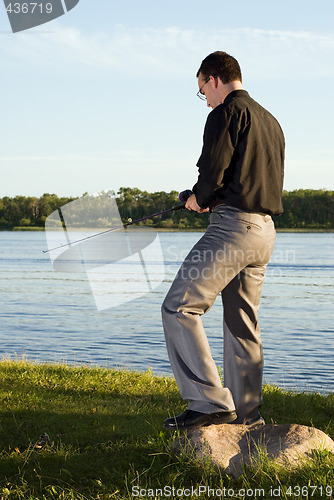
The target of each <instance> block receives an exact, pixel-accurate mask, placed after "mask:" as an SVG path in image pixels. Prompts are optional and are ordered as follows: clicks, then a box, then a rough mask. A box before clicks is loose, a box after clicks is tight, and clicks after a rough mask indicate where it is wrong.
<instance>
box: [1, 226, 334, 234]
mask: <svg viewBox="0 0 334 500" xmlns="http://www.w3.org/2000/svg"><path fill="white" fill-rule="evenodd" d="M134 227H136V228H143V229H150V230H154V231H156V232H157V233H204V232H205V228H197V227H194V228H182V229H179V228H164V227H152V226H147V227H146V226H134ZM84 229H85V228H80V229H78V231H82V230H84ZM96 229H98V231H104V230H105V228H96ZM6 231H7V232H41V231H45V228H44V227H37V226H15V227H11V228H4V227H2V228H0V232H6ZM276 232H277V233H334V228H302V227H299V228H298V227H294V228H276Z"/></svg>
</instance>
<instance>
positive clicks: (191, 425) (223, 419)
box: [164, 410, 237, 431]
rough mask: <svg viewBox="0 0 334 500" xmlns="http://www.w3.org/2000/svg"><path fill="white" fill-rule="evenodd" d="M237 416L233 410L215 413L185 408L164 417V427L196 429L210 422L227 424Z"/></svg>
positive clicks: (170, 428) (173, 429)
mask: <svg viewBox="0 0 334 500" xmlns="http://www.w3.org/2000/svg"><path fill="white" fill-rule="evenodd" d="M236 418H237V414H236V412H235V411H217V412H215V413H201V412H199V411H193V410H186V411H185V412H183V413H181V415H177V416H176V417H170V418H166V420H165V422H164V427H165V429H169V430H172V431H175V430H178V429H179V430H182V429H196V427H204V426H206V425H211V424H228V423H230V422H233V420H235V419H236Z"/></svg>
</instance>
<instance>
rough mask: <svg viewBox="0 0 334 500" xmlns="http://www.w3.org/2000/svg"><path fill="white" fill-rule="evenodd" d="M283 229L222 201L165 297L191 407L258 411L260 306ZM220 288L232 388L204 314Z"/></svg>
mask: <svg viewBox="0 0 334 500" xmlns="http://www.w3.org/2000/svg"><path fill="white" fill-rule="evenodd" d="M275 235H276V233H275V228H274V224H273V221H272V219H271V217H270V216H269V215H261V214H255V213H248V212H242V211H240V210H238V209H236V208H233V207H228V206H226V205H218V206H217V207H216V208H215V209H213V212H212V213H211V214H210V224H209V226H208V228H207V231H206V232H205V234H204V235H203V236H202V238H201V239H200V240H199V241H198V242H197V243H196V244H195V246H194V247H193V248H192V250H191V251H190V253H189V254H188V256H187V257H186V259H185V261H184V262H183V264H182V266H181V268H180V269H179V272H178V274H177V276H176V278H175V280H174V282H173V284H172V286H171V288H170V290H169V292H168V294H167V296H166V298H165V300H164V302H163V305H162V320H163V327H164V331H165V338H166V345H167V351H168V356H169V360H170V363H171V367H172V370H173V373H174V376H175V379H176V382H177V385H178V388H179V391H180V394H181V396H182V398H183V399H184V400H187V401H188V402H189V404H188V408H189V409H191V410H195V411H200V412H203V413H212V412H215V411H219V410H236V411H237V414H238V420H237V421H236V422H237V423H242V422H244V421H245V420H246V419H247V418H253V417H255V416H257V414H258V409H259V407H260V406H261V402H262V396H261V392H262V372H263V353H262V344H261V333H260V328H259V325H258V310H259V305H260V295H261V289H262V284H263V280H264V274H265V269H266V266H267V263H268V261H269V259H270V256H271V253H272V250H273V247H274V242H275ZM219 293H221V295H222V301H223V308H224V321H223V330H224V387H223V386H222V383H221V380H220V377H219V374H218V370H217V366H216V364H215V362H214V360H213V358H212V356H211V351H210V346H209V343H208V340H207V337H206V334H205V331H204V328H203V324H202V320H201V316H202V314H204V313H206V312H207V311H208V310H209V309H210V308H211V306H212V305H213V303H214V302H215V300H216V297H217V295H218V294H219Z"/></svg>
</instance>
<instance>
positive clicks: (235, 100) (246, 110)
mask: <svg viewBox="0 0 334 500" xmlns="http://www.w3.org/2000/svg"><path fill="white" fill-rule="evenodd" d="M284 146H285V141H284V135H283V132H282V129H281V127H280V125H279V123H278V121H277V120H276V118H274V117H273V116H272V115H271V114H270V113H269V112H268V111H267V110H266V109H264V108H263V107H262V106H260V105H259V104H258V103H257V102H256V101H254V99H252V98H251V97H250V96H249V94H248V92H246V91H245V90H235V91H233V92H231V93H230V94H228V95H227V97H226V98H225V100H224V102H223V103H222V104H220V105H219V106H217V107H216V108H215V109H213V110H212V111H211V113H210V114H209V116H208V118H207V121H206V125H205V129H204V137H203V149H202V154H201V156H200V158H199V160H198V162H197V167H198V171H199V175H198V180H197V183H196V184H195V186H194V187H193V191H194V193H195V195H196V199H197V203H198V204H199V206H200V207H202V208H205V207H213V206H214V205H216V204H217V203H225V204H226V205H231V206H233V207H237V208H240V209H242V210H245V211H250V212H260V213H266V214H275V215H278V214H281V213H282V212H283V207H282V199H281V194H282V188H283V168H284Z"/></svg>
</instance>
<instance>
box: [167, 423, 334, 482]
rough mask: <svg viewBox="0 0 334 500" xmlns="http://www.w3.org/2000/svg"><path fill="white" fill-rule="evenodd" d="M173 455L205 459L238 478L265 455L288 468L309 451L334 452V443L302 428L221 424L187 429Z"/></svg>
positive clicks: (176, 441) (313, 431) (324, 435)
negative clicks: (246, 468) (245, 468)
mask: <svg viewBox="0 0 334 500" xmlns="http://www.w3.org/2000/svg"><path fill="white" fill-rule="evenodd" d="M171 449H172V451H173V452H174V453H176V454H181V453H182V454H186V455H188V456H191V457H193V458H196V459H198V460H200V461H206V460H207V459H208V458H209V459H210V460H211V461H212V462H213V463H214V464H215V465H217V466H219V467H220V468H222V469H224V470H225V471H226V472H228V473H230V474H232V475H233V476H235V477H238V476H240V475H241V474H242V470H243V464H255V463H257V461H258V460H259V459H260V457H261V455H262V454H263V453H265V454H266V455H267V456H268V457H269V458H271V459H273V460H275V461H276V462H278V463H280V464H282V465H284V466H286V467H291V466H294V465H297V464H298V463H299V462H300V460H301V458H303V457H310V456H311V454H312V450H323V449H327V450H329V451H331V452H332V453H334V441H333V440H332V439H331V438H330V437H329V436H327V434H325V433H324V432H322V431H320V430H318V429H314V428H313V427H307V426H305V425H297V424H289V425H262V426H258V427H256V428H254V429H251V430H249V429H248V428H247V426H245V425H236V424H233V425H231V424H221V425H210V426H208V427H201V428H199V429H194V430H190V431H189V430H188V431H187V432H185V433H184V434H182V435H181V436H180V437H179V438H178V439H176V440H175V441H173V443H172V445H171Z"/></svg>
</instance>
